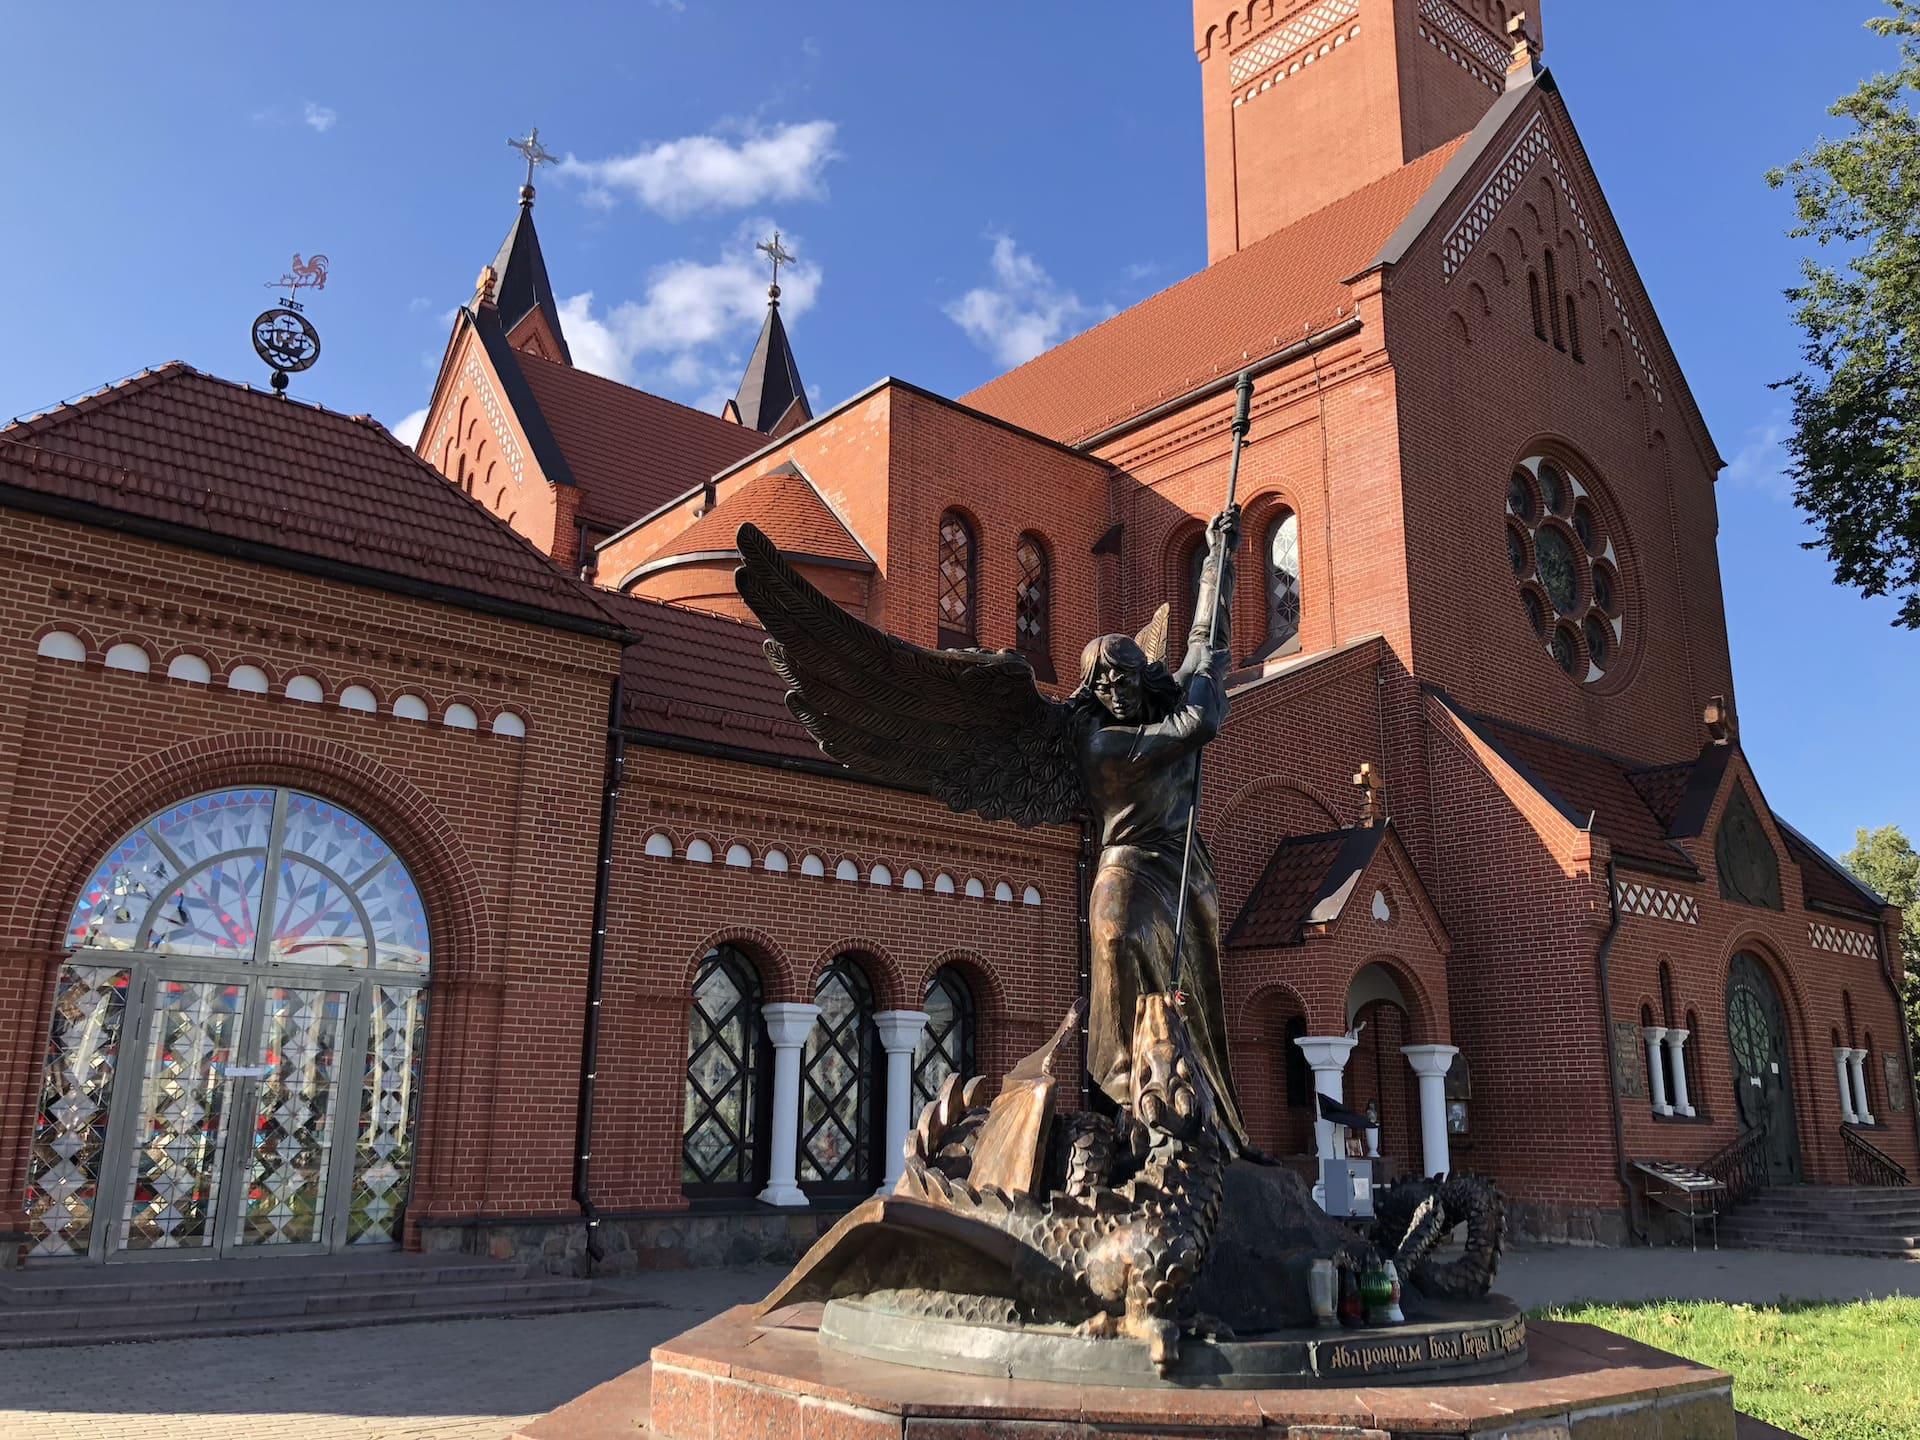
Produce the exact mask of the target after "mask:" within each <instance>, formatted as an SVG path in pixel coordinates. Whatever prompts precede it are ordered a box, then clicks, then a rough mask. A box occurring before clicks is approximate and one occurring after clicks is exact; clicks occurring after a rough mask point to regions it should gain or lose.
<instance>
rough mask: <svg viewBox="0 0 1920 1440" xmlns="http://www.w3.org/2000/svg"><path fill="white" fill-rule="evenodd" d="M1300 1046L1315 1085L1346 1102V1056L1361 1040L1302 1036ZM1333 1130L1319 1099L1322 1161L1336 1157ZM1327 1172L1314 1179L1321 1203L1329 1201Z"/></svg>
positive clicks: (1317, 1135)
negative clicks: (1310, 1069)
mask: <svg viewBox="0 0 1920 1440" xmlns="http://www.w3.org/2000/svg"><path fill="white" fill-rule="evenodd" d="M1293 1043H1294V1044H1296V1045H1298V1046H1299V1047H1300V1053H1301V1054H1303V1055H1305V1056H1306V1057H1307V1064H1308V1065H1310V1066H1312V1067H1313V1088H1314V1090H1315V1091H1316V1092H1317V1093H1318V1094H1321V1095H1324V1096H1326V1097H1327V1098H1328V1099H1329V1100H1334V1101H1339V1102H1341V1103H1345V1082H1344V1077H1345V1075H1346V1070H1347V1057H1348V1056H1349V1055H1351V1054H1353V1047H1354V1046H1355V1045H1357V1044H1359V1043H1360V1042H1359V1041H1358V1040H1357V1039H1355V1038H1353V1037H1352V1036H1348V1035H1328V1036H1318V1037H1316V1036H1312V1035H1302V1036H1299V1037H1298V1038H1297V1039H1295V1040H1294V1042H1293ZM1333 1130H1334V1125H1333V1122H1332V1121H1331V1120H1322V1119H1321V1118H1320V1106H1319V1103H1318V1102H1317V1101H1316V1102H1315V1104H1314V1109H1313V1136H1314V1149H1315V1150H1316V1151H1317V1152H1318V1153H1319V1156H1320V1159H1321V1162H1322V1163H1323V1165H1324V1163H1325V1162H1326V1161H1328V1160H1331V1159H1334V1158H1335V1156H1334V1153H1333ZM1325 1178H1326V1172H1325V1170H1324V1169H1323V1170H1322V1171H1321V1179H1320V1180H1318V1181H1315V1182H1314V1187H1313V1190H1314V1199H1315V1200H1318V1201H1320V1203H1321V1204H1322V1205H1324V1204H1325V1203H1326V1191H1325V1189H1324V1188H1323V1185H1324V1181H1325Z"/></svg>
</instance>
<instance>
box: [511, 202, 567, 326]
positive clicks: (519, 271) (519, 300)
mask: <svg viewBox="0 0 1920 1440" xmlns="http://www.w3.org/2000/svg"><path fill="white" fill-rule="evenodd" d="M493 273H494V275H495V277H496V285H497V289H496V290H495V293H494V304H495V305H497V306H498V307H499V310H500V323H501V325H502V326H504V327H505V328H506V329H508V330H511V329H512V328H513V327H514V326H515V325H517V324H519V323H520V321H522V320H523V319H525V318H526V317H527V315H529V314H530V313H531V312H533V311H534V310H538V311H539V312H540V313H541V315H542V316H543V317H544V318H545V320H546V322H547V328H548V329H549V330H551V331H552V332H553V338H554V340H555V341H557V342H558V343H559V346H560V358H561V359H562V360H565V361H566V362H567V363H568V364H572V363H573V351H572V349H571V348H570V347H569V346H568V345H567V334H566V331H564V330H562V329H561V328H560V307H559V305H557V304H556V303H555V302H554V298H553V282H552V281H550V280H548V279H547V261H546V257H545V256H544V255H542V254H541V253H540V234H539V232H538V231H537V230H535V229H534V228H533V196H532V192H528V194H527V196H526V198H525V199H523V200H522V201H521V202H520V210H519V213H518V214H516V215H515V216H514V217H513V228H512V229H510V230H508V231H507V238H506V239H505V240H504V241H502V242H501V245H500V253H499V254H498V255H496V256H494V259H493Z"/></svg>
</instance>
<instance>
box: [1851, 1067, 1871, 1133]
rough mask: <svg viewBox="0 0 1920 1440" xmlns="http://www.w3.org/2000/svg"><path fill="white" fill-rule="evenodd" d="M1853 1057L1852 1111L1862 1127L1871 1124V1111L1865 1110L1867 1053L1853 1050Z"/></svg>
mask: <svg viewBox="0 0 1920 1440" xmlns="http://www.w3.org/2000/svg"><path fill="white" fill-rule="evenodd" d="M1851 1053H1852V1056H1853V1109H1854V1113H1855V1114H1856V1115H1858V1116H1859V1117H1860V1123H1861V1124H1862V1125H1871V1124H1873V1111H1871V1110H1869V1109H1868V1108H1867V1052H1866V1051H1864V1050H1855V1051H1853V1052H1851Z"/></svg>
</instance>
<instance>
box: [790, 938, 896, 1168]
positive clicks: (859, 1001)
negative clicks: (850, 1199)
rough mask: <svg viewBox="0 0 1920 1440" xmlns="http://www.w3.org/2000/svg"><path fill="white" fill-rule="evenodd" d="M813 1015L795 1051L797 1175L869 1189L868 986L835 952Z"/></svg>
mask: <svg viewBox="0 0 1920 1440" xmlns="http://www.w3.org/2000/svg"><path fill="white" fill-rule="evenodd" d="M813 1003H814V1004H816V1005H818V1006H819V1007H820V1018H819V1019H818V1020H816V1021H815V1022H814V1025H813V1029H812V1030H810V1031H808V1032H807V1043H806V1047H805V1049H803V1050H802V1051H801V1054H800V1180H801V1183H802V1184H805V1185H808V1186H811V1187H814V1188H817V1189H824V1190H833V1189H841V1190H845V1191H849V1192H858V1191H861V1190H871V1189H872V1188H873V1183H874V1173H875V1166H874V1163H873V1162H874V1149H875V1146H874V1135H875V1133H876V1132H877V1130H878V1129H879V1127H878V1126H876V1125H875V1124H874V1123H873V1121H874V1114H875V1112H876V1110H877V1108H878V1105H879V1098H880V1097H879V1090H880V1085H879V1078H880V1076H879V1071H878V1069H877V1068H876V1067H875V1065H874V1058H873V1056H874V1048H875V1046H874V1029H873V986H872V985H871V984H869V983H868V981H867V977H866V974H865V973H864V972H863V971H862V970H861V969H860V967H859V965H858V964H856V963H855V962H854V960H853V959H852V957H850V956H846V955H842V956H841V957H840V958H839V959H838V960H835V961H834V962H833V964H832V965H831V966H829V967H828V968H827V970H826V972H825V973H824V974H822V975H821V977H820V979H819V982H818V983H817V984H815V986H814V987H813Z"/></svg>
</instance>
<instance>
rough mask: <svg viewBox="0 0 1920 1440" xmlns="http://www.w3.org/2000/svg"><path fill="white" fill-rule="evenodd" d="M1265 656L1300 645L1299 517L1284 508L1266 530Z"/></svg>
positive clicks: (1277, 653) (1294, 648) (1280, 652)
mask: <svg viewBox="0 0 1920 1440" xmlns="http://www.w3.org/2000/svg"><path fill="white" fill-rule="evenodd" d="M1265 559H1266V570H1267V641H1266V648H1265V650H1264V651H1263V652H1262V654H1263V656H1265V655H1282V654H1285V653H1286V652H1287V651H1289V650H1297V649H1299V648H1300V517H1299V516H1297V515H1295V514H1294V513H1293V511H1291V510H1284V509H1283V510H1281V511H1280V512H1279V513H1278V514H1277V515H1275V516H1274V517H1273V523H1272V525H1270V526H1269V527H1268V529H1267V549H1266V555H1265Z"/></svg>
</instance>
